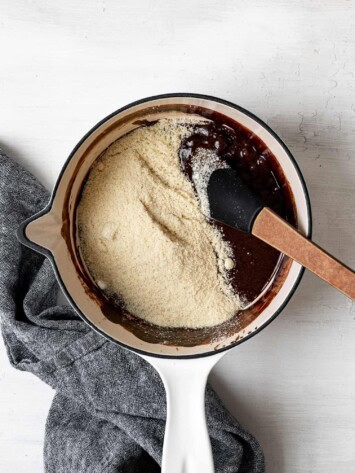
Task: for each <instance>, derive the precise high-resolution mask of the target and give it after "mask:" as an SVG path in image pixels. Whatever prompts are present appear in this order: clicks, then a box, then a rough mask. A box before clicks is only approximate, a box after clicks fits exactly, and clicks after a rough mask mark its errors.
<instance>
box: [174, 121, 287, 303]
mask: <svg viewBox="0 0 355 473" xmlns="http://www.w3.org/2000/svg"><path fill="white" fill-rule="evenodd" d="M201 148H203V149H208V150H211V151H213V152H214V153H216V154H217V155H218V157H219V159H220V160H221V161H222V162H225V163H227V164H228V166H230V167H231V168H233V169H235V170H237V171H238V172H239V173H240V175H241V177H242V178H243V179H244V180H245V181H246V182H247V183H248V185H249V186H250V187H251V188H252V189H253V190H254V192H255V193H256V194H258V195H259V196H260V197H261V199H262V201H263V202H264V204H265V207H270V208H271V209H272V210H274V211H275V212H277V213H278V214H279V215H280V216H281V217H283V218H284V219H286V220H287V221H288V222H290V223H291V224H292V225H294V224H295V216H294V211H293V206H292V196H291V194H290V190H289V187H288V185H287V182H286V181H285V178H284V177H283V174H282V173H281V170H280V168H279V165H278V163H277V161H276V158H275V157H274V156H273V155H272V153H271V151H270V150H269V149H268V148H267V147H266V145H265V144H264V143H263V142H262V141H261V140H260V139H259V138H258V137H257V136H255V135H254V134H252V133H251V132H250V131H249V130H247V129H246V128H244V127H243V126H242V125H240V124H239V123H236V122H234V121H231V120H229V121H228V123H226V118H225V117H223V121H222V120H221V118H220V117H218V116H214V117H213V122H210V123H206V124H205V125H195V126H194V127H193V132H192V134H191V136H189V137H187V138H185V139H184V140H183V142H182V143H181V147H180V163H181V167H182V169H183V170H184V172H185V174H186V175H187V176H188V177H189V179H190V180H192V165H191V161H192V158H193V157H194V156H196V152H197V150H198V149H201ZM201 159H203V158H201ZM214 223H215V225H216V226H217V227H218V228H219V229H221V230H222V232H223V234H224V239H225V240H227V241H228V242H229V244H230V246H231V247H232V249H233V253H234V260H235V262H236V266H235V267H234V269H232V270H231V271H230V273H229V274H230V276H231V283H232V286H233V288H234V289H235V291H236V292H237V293H239V294H240V295H241V296H242V297H243V298H245V299H246V300H247V301H248V302H252V301H253V300H254V299H256V297H258V296H259V295H260V293H261V292H262V290H263V288H264V287H265V286H266V285H267V284H268V282H269V281H270V279H271V277H272V276H273V274H274V271H275V269H276V268H277V266H278V264H279V262H280V253H279V252H278V251H277V250H275V249H273V248H271V247H270V246H269V245H267V244H266V243H263V242H262V241H260V240H259V239H257V238H256V237H254V236H253V235H250V234H247V233H244V232H242V231H240V230H236V229H234V228H231V227H228V226H226V225H223V224H222V223H219V222H214Z"/></svg>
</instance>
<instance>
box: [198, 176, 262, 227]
mask: <svg viewBox="0 0 355 473" xmlns="http://www.w3.org/2000/svg"><path fill="white" fill-rule="evenodd" d="M207 195H208V200H209V204H210V216H211V218H213V219H214V220H218V221H219V222H222V223H224V224H226V225H229V226H230V227H235V228H238V229H239V230H242V231H244V232H249V233H250V232H251V230H252V227H253V223H254V220H255V218H256V217H257V215H258V213H259V212H260V210H261V209H262V208H263V207H264V205H263V204H262V202H261V200H260V198H259V197H258V196H257V195H255V194H254V192H253V191H252V190H251V189H250V187H248V185H247V184H246V183H245V181H243V179H241V178H240V176H239V174H238V172H237V171H234V170H233V169H230V168H227V169H217V170H216V171H214V172H213V173H212V174H211V177H210V180H209V182H208V186H207Z"/></svg>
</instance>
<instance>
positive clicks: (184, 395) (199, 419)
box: [144, 353, 223, 473]
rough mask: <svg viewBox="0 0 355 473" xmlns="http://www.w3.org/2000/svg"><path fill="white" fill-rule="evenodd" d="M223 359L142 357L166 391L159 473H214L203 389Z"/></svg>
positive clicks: (210, 357) (218, 356)
mask: <svg viewBox="0 0 355 473" xmlns="http://www.w3.org/2000/svg"><path fill="white" fill-rule="evenodd" d="M222 356H223V353H219V354H216V355H212V356H208V357H204V358H193V359H182V360H179V359H168V358H153V357H149V356H145V357H144V358H145V359H146V360H147V361H148V362H149V363H150V364H151V365H153V366H154V368H155V369H156V370H157V371H158V373H159V374H160V376H161V378H162V380H163V383H164V386H165V390H166V398H167V419H166V427H165V436H164V447H163V458H162V469H161V471H162V473H202V472H203V473H214V465H213V456H212V450H211V443H210V438H209V435H208V430H207V422H206V414H205V389H206V382H207V378H208V375H209V373H210V371H211V369H212V368H213V366H214V365H215V364H216V363H217V361H218V360H220V358H221V357H222Z"/></svg>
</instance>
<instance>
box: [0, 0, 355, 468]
mask: <svg viewBox="0 0 355 473" xmlns="http://www.w3.org/2000/svg"><path fill="white" fill-rule="evenodd" d="M354 46H355V2H354V1H344V0H322V1H316V0H314V1H311V0H306V1H304V0H303V1H301V0H283V1H275V0H274V1H271V0H269V1H268V2H264V1H235V0H234V1H232V0H219V1H217V0H215V1H212V0H205V1H202V0H201V1H199V0H179V1H178V2H177V1H175V0H165V1H164V0H160V1H154V0H153V1H144V0H141V1H138V0H129V1H128V0H126V1H121V2H119V1H114V0H112V1H104V0H100V1H94V0H74V1H71V0H62V1H60V2H54V1H48V0H40V1H37V0H33V1H25V0H17V1H16V2H14V1H13V0H0V143H1V145H2V146H3V147H4V148H5V150H7V151H8V152H9V153H10V154H11V155H12V156H13V157H14V158H16V159H17V160H18V161H20V162H21V163H23V164H24V165H25V166H26V167H28V168H30V169H31V170H32V171H33V172H34V173H35V174H36V175H37V176H38V177H39V178H40V179H41V180H42V181H43V182H44V183H45V184H46V186H47V187H48V188H49V189H51V188H52V186H53V184H54V182H55V179H56V176H57V175H58V173H59V171H60V169H61V166H62V164H63V162H64V160H65V159H66V157H67V156H68V153H69V152H70V150H71V149H72V147H73V146H74V145H75V144H76V142H77V141H78V140H79V139H80V138H81V137H82V136H83V134H84V133H86V131H87V130H88V129H89V128H90V127H91V126H93V125H94V124H95V123H96V122H97V121H98V120H100V119H101V118H103V117H104V116H106V115H107V114H109V113H110V112H112V111H113V110H115V109H117V108H119V107H120V106H122V105H125V104H127V103H129V102H130V101H133V100H136V99H139V98H142V97H144V96H148V95H153V94H159V93H164V92H176V91H180V92H182V91H184V92H185V91H191V92H200V93H206V94H212V95H216V96H220V97H223V98H225V99H228V100H231V101H233V102H235V103H238V104H240V105H241V106H243V107H246V108H247V109H250V110H251V111H252V112H254V113H255V114H257V115H259V116H260V117H261V118H262V119H263V120H265V121H266V122H267V123H269V125H271V127H273V128H274V129H275V131H276V132H277V133H279V134H280V135H281V137H282V138H283V139H284V140H285V142H286V143H287V144H288V146H289V147H290V149H291V151H292V152H293V153H294V155H295V157H296V158H297V160H298V162H299V164H300V167H301V169H302V171H303V173H304V176H305V179H306V182H307V184H308V187H309V191H310V196H311V200H312V205H313V214H314V239H315V240H316V241H317V242H318V243H320V244H321V245H323V246H324V247H326V248H327V249H328V250H329V251H330V252H332V253H334V254H335V255H336V256H337V257H338V258H340V259H343V260H345V261H347V262H348V264H349V265H352V266H353V267H354V266H355V254H354V245H355V232H354V222H355V215H354V204H355V202H354V201H355V199H354V197H355V192H354V186H355V156H354V155H355V82H354V81H355V53H354ZM354 316H355V309H354V305H352V304H351V302H350V301H349V300H347V299H346V298H345V297H343V296H341V295H340V294H338V293H337V292H336V291H335V290H333V289H332V288H330V287H328V286H327V285H326V284H325V283H322V282H321V281H319V280H318V279H316V277H314V276H312V275H311V274H306V275H305V277H304V279H303V281H302V283H301V285H300V287H299V289H298V291H297V293H296V295H295V296H294V298H293V299H292V301H291V302H290V304H289V305H288V307H287V308H286V309H285V310H284V312H283V313H282V315H281V316H280V317H279V318H278V319H277V320H276V321H275V322H274V323H272V324H271V325H270V326H269V327H268V328H267V329H265V330H264V331H263V332H262V333H261V334H260V335H259V336H257V337H255V338H253V339H252V340H250V341H249V342H248V343H246V344H244V345H242V346H240V347H238V348H236V349H235V350H233V351H232V352H229V353H228V354H227V355H226V356H225V358H224V359H223V360H222V361H221V362H220V364H219V365H218V367H217V368H216V369H215V370H214V373H213V375H212V382H213V384H214V386H215V387H216V389H217V391H218V392H219V393H220V395H221V396H222V398H223V399H224V400H225V402H226V404H227V405H228V407H229V408H230V410H231V411H232V412H233V413H234V414H235V415H236V416H237V417H238V418H239V419H240V420H241V421H242V422H243V423H244V424H245V426H246V427H247V428H249V429H250V430H251V431H252V432H253V433H254V434H255V435H256V436H257V438H258V439H259V440H260V442H261V444H262V446H263V448H264V450H265V454H266V460H267V471H268V472H269V473H301V472H302V473H303V472H304V473H316V472H319V473H334V472H336V473H350V472H353V471H355V369H354V368H355V320H354V318H355V317H354ZM52 396H53V392H52V391H51V389H50V388H48V387H47V386H45V385H44V384H42V383H41V382H40V381H38V380H37V379H36V378H35V377H33V376H31V375H29V374H26V373H20V372H16V371H15V370H13V369H11V368H10V366H9V364H8V361H7V358H6V354H5V349H4V348H3V345H2V344H1V353H0V471H1V472H2V473H12V472H16V473H25V472H26V473H40V472H42V471H43V466H42V444H43V437H44V425H45V419H46V414H47V411H48V408H49V405H50V402H51V398H52ZM68 473H75V472H68Z"/></svg>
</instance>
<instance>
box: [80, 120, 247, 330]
mask: <svg viewBox="0 0 355 473" xmlns="http://www.w3.org/2000/svg"><path fill="white" fill-rule="evenodd" d="M195 123H196V122H195ZM189 133H190V131H189V124H188V123H185V124H181V123H179V122H177V121H176V120H174V119H165V120H160V121H158V122H157V123H156V124H154V125H152V126H149V127H140V128H137V129H136V130H134V131H133V132H131V133H129V134H128V135H126V136H124V137H122V138H121V139H119V140H118V141H116V142H115V143H113V144H112V145H111V146H110V147H109V148H108V149H107V150H106V151H105V152H104V153H103V155H101V156H100V158H99V159H97V160H96V162H95V163H94V165H93V167H92V169H91V171H90V174H89V178H88V180H87V183H86V185H85V187H84V190H83V193H82V197H81V201H80V203H79V206H78V213H77V218H78V225H79V242H80V243H79V244H80V250H81V254H82V257H83V259H84V261H85V263H86V265H87V267H88V269H89V271H90V273H91V275H92V277H93V278H94V280H95V281H96V283H97V285H98V287H100V288H101V289H102V290H104V291H105V292H106V293H107V294H108V295H110V296H119V297H120V299H121V300H122V301H124V305H125V307H126V309H127V310H128V311H130V312H131V313H132V314H134V315H136V316H138V317H140V318H142V319H144V320H146V321H148V322H150V323H152V324H156V325H159V326H163V327H186V328H200V327H210V326H214V325H217V324H220V323H222V322H225V321H226V320H228V319H230V318H231V317H232V316H233V315H234V314H235V313H236V312H237V311H238V310H239V309H240V307H241V301H240V298H239V296H238V294H235V293H234V292H233V290H232V287H231V285H230V283H229V278H228V270H229V269H232V268H233V267H234V265H235V262H234V261H233V259H232V258H233V255H232V251H231V249H230V247H229V246H228V244H227V243H226V242H225V241H224V240H223V235H222V234H221V233H220V231H219V230H217V228H215V227H214V226H213V225H211V224H210V223H209V222H208V221H207V220H206V218H205V216H204V213H203V211H206V205H207V203H206V201H203V202H199V200H198V199H197V198H196V196H195V193H194V190H193V187H192V184H191V183H190V181H189V180H188V179H187V178H186V176H185V175H184V174H183V173H182V171H181V169H180V165H179V159H178V151H179V146H180V143H181V139H182V138H184V137H186V136H188V135H189ZM209 160H210V161H211V160H212V161H211V162H212V164H213V163H214V160H213V157H211V156H209ZM212 167H213V166H212ZM206 173H208V169H207V168H206V166H205V167H203V168H202V169H201V179H203V176H202V174H204V175H205V174H206ZM197 179H199V177H197ZM201 182H202V181H201ZM204 182H205V180H203V182H202V184H201V183H200V184H201V185H202V186H203V185H204V184H203V183H204ZM201 207H202V208H201Z"/></svg>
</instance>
